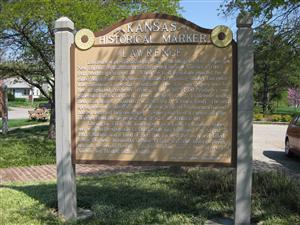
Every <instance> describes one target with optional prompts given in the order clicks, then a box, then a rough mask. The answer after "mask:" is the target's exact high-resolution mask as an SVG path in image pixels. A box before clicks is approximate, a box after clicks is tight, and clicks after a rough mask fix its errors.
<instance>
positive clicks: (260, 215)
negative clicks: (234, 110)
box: [0, 169, 300, 225]
mask: <svg viewBox="0 0 300 225" xmlns="http://www.w3.org/2000/svg"><path fill="white" fill-rule="evenodd" d="M233 177H234V176H233V172H232V170H212V169H193V170H190V171H188V172H186V171H184V172H182V173H179V174H178V173H177V174H175V173H172V172H171V170H169V169H160V170H154V171H147V172H135V173H134V172H131V173H121V174H116V175H109V176H104V177H80V178H77V198H78V207H82V208H86V209H91V210H92V211H93V212H94V215H93V217H92V218H90V219H88V220H86V221H79V222H78V223H76V224H79V225H81V224H82V225H96V224H99V225H144V224H153V225H154V224H156V225H159V224H165V225H192V224H195V225H196V224H197V225H201V224H203V223H204V222H205V221H206V220H207V219H211V218H218V217H230V216H232V215H233V199H234V179H233ZM253 177H254V179H253V198H252V199H253V201H252V222H255V223H256V222H260V221H264V225H296V224H300V190H299V187H300V184H299V182H296V181H295V180H291V179H290V178H288V177H287V176H286V175H284V174H280V173H274V172H273V173H271V172H265V173H259V174H258V173H254V176H253ZM0 201H1V204H0V211H1V212H2V215H1V218H0V220H2V221H0V222H1V224H5V225H18V224H22V225H26V224H28V225H29V224H30V225H41V224H45V225H46V224H51V225H55V224H75V223H70V222H69V223H66V222H63V221H62V220H61V219H59V218H58V217H57V200H56V183H55V182H54V181H53V182H46V183H27V184H24V183H23V184H17V183H11V184H4V185H2V188H1V189H0Z"/></svg>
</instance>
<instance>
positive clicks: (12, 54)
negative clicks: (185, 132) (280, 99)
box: [0, 0, 180, 127]
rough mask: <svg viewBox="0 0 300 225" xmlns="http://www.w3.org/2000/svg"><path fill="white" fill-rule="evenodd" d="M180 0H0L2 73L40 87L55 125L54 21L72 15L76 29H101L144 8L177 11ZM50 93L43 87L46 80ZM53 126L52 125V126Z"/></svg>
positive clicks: (0, 75) (0, 64)
mask: <svg viewBox="0 0 300 225" xmlns="http://www.w3.org/2000/svg"><path fill="white" fill-rule="evenodd" d="M179 8H180V7H179V0H139V1H138V0H136V1H134V0H115V1H113V0H110V1H109V0H107V1H99V0H89V1H81V0H72V1H71V0H56V1H50V0H43V1H37V0H23V1H18V0H9V1H4V0H2V1H0V53H1V55H3V54H4V56H3V57H2V60H1V61H0V77H7V76H17V77H21V78H22V79H24V80H25V81H27V82H28V83H30V84H32V85H34V86H36V87H38V88H39V89H40V90H41V92H42V93H43V94H44V95H45V97H46V98H48V100H49V101H50V102H51V105H52V109H53V110H52V111H51V112H52V114H51V118H52V119H50V124H53V125H54V122H55V120H54V115H55V114H54V105H55V104H54V96H55V94H54V92H55V89H54V87H55V85H54V83H55V81H54V71H55V69H54V30H53V27H54V21H55V20H56V19H58V18H59V17H61V16H67V17H69V18H70V19H71V20H72V21H73V22H74V24H75V27H76V29H77V30H79V29H81V28H88V29H91V30H93V31H98V30H101V29H103V28H104V27H107V26H109V25H111V24H113V23H115V22H117V21H118V20H120V19H123V18H126V17H128V16H130V15H136V14H140V13H144V12H157V13H167V14H171V15H176V14H177V11H178V10H179ZM45 82H46V83H48V84H49V85H50V86H51V87H52V92H51V93H46V92H44V91H43V89H42V84H43V83H45ZM50 127H51V126H50Z"/></svg>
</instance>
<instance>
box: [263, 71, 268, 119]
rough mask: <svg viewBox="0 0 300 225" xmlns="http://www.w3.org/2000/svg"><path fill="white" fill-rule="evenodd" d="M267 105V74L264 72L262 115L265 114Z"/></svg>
mask: <svg viewBox="0 0 300 225" xmlns="http://www.w3.org/2000/svg"><path fill="white" fill-rule="evenodd" d="M268 105H269V81H268V72H265V73H264V81H263V96H262V108H263V114H266V112H267V109H268Z"/></svg>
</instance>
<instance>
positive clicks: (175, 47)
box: [71, 14, 236, 166]
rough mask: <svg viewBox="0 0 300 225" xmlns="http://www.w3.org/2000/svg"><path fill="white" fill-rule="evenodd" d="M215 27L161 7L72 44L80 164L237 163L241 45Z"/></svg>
mask: <svg viewBox="0 0 300 225" xmlns="http://www.w3.org/2000/svg"><path fill="white" fill-rule="evenodd" d="M223 30H224V29H223ZM221 31H222V30H221ZM221 31H220V32H221ZM211 32H212V30H208V29H203V28H200V27H198V26H196V25H194V24H192V23H190V22H188V21H186V20H184V19H181V18H177V17H173V16H166V15H159V14H146V15H142V16H137V17H131V18H129V19H127V20H124V21H121V22H120V23H119V24H116V25H114V26H112V27H111V28H108V29H106V30H104V31H102V32H98V33H95V34H94V35H95V37H94V39H91V38H93V37H91V36H92V35H91V34H90V33H89V35H85V31H82V32H81V33H80V35H81V36H79V37H78V36H77V37H76V40H77V41H78V40H79V42H80V43H79V42H77V43H76V44H77V46H76V45H73V46H72V47H71V54H72V61H73V62H72V66H71V69H72V77H71V81H72V88H71V89H72V93H71V95H72V155H73V161H74V163H119V164H136V163H139V164H162V165H164V164H166V165H167V164H178V165H198V164H201V165H222V166H234V164H235V151H236V137H235V135H234V134H235V130H236V125H235V121H236V119H235V116H236V108H235V106H236V99H235V97H236V81H235V79H236V74H235V73H236V68H235V60H236V59H235V51H236V44H235V42H234V41H233V40H232V41H231V42H230V41H229V42H228V39H227V40H226V38H227V37H226V35H225V34H224V33H222V34H221V35H219V39H220V40H218V41H219V42H218V44H219V45H218V46H217V45H215V44H214V43H213V42H214V40H213V39H212V38H211ZM230 32H231V31H230ZM215 33H216V31H215ZM224 35H225V37H224ZM217 38H218V36H217ZM222 40H225V41H226V42H224V43H230V44H228V45H227V46H224V47H223V46H222V47H220V43H221V45H222V43H223V42H222ZM81 42H82V43H81ZM89 44H91V46H88V45H89Z"/></svg>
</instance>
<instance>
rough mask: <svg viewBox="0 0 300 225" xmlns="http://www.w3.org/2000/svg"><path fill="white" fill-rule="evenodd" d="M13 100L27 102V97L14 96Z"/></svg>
mask: <svg viewBox="0 0 300 225" xmlns="http://www.w3.org/2000/svg"><path fill="white" fill-rule="evenodd" d="M14 101H15V102H27V101H28V99H26V98H15V100H14Z"/></svg>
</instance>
